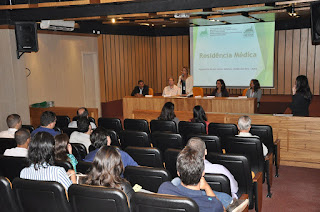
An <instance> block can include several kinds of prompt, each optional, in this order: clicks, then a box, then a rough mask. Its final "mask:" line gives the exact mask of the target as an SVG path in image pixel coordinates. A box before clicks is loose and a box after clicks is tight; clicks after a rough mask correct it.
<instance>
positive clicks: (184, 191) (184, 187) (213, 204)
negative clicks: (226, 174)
mask: <svg viewBox="0 0 320 212" xmlns="http://www.w3.org/2000/svg"><path fill="white" fill-rule="evenodd" d="M203 158H204V155H200V154H199V153H198V152H197V151H196V150H194V149H192V148H190V147H188V146H187V147H185V148H184V149H183V150H182V151H181V152H180V153H179V155H178V157H177V172H178V176H179V177H180V180H181V181H180V183H179V184H176V183H172V182H164V183H163V184H162V185H161V186H160V187H159V190H158V193H161V194H171V195H177V196H185V197H189V198H191V199H193V200H194V201H195V202H196V203H197V204H198V206H199V209H200V211H201V212H203V211H208V212H209V211H210V212H213V211H214V212H215V211H219V212H220V211H224V207H223V204H222V202H220V201H219V200H218V199H217V196H216V195H215V193H214V192H213V191H212V189H211V187H210V186H209V184H208V183H207V182H206V180H205V179H204V177H203V176H204V160H203ZM201 190H204V191H201ZM221 194H224V193H221ZM223 196H224V197H223V198H225V200H222V201H223V202H229V203H231V201H232V198H231V197H230V196H229V195H227V194H224V195H223ZM228 196H229V198H228ZM221 197H222V195H221ZM227 199H229V200H227ZM248 202H249V201H248V200H243V201H240V200H234V203H232V204H230V205H229V206H228V208H227V210H228V211H241V209H244V208H245V207H246V206H247V205H248ZM234 207H237V208H236V209H237V210H233V208H234ZM231 208H232V209H231Z"/></svg>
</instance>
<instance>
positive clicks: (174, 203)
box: [130, 192, 199, 212]
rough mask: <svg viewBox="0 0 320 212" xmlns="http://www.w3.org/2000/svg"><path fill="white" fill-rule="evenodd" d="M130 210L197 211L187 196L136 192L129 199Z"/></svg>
mask: <svg viewBox="0 0 320 212" xmlns="http://www.w3.org/2000/svg"><path fill="white" fill-rule="evenodd" d="M130 205H131V211H132V212H164V211H180V212H199V207H198V205H197V203H196V202H195V201H193V200H192V199H190V198H187V197H179V196H173V195H163V194H161V195H160V194H148V193H143V192H137V193H135V194H134V195H133V197H132V198H131V201H130Z"/></svg>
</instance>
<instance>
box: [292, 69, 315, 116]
mask: <svg viewBox="0 0 320 212" xmlns="http://www.w3.org/2000/svg"><path fill="white" fill-rule="evenodd" d="M292 94H293V96H292V102H291V104H290V106H289V107H290V108H291V110H292V114H293V115H294V116H309V105H310V102H311V99H312V93H311V91H310V87H309V83H308V78H307V77H306V76H304V75H300V76H298V77H297V78H296V83H295V85H294V86H293V88H292Z"/></svg>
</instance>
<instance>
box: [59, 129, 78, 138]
mask: <svg viewBox="0 0 320 212" xmlns="http://www.w3.org/2000/svg"><path fill="white" fill-rule="evenodd" d="M74 131H78V128H68V127H65V128H62V132H63V133H65V134H67V135H68V136H69V138H70V135H71V134H72V133H73V132H74Z"/></svg>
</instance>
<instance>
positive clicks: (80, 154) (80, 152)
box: [71, 143, 88, 161]
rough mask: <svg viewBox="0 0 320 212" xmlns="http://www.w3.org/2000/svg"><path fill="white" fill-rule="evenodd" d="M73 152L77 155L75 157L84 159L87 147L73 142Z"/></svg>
mask: <svg viewBox="0 0 320 212" xmlns="http://www.w3.org/2000/svg"><path fill="white" fill-rule="evenodd" d="M71 146H72V154H73V155H74V156H75V158H76V159H77V160H78V161H80V160H83V159H84V158H85V157H86V155H87V154H88V153H87V149H86V147H85V146H84V145H83V144H80V143H72V144H71Z"/></svg>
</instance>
